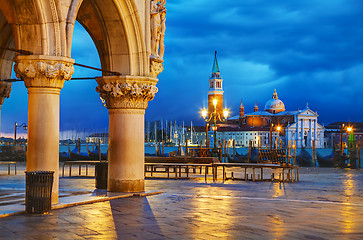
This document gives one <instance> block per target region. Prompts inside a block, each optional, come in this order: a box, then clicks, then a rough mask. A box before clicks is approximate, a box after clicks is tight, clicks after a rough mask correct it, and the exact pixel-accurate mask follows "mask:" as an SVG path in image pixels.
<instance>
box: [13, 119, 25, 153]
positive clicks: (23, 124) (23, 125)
mask: <svg viewBox="0 0 363 240" xmlns="http://www.w3.org/2000/svg"><path fill="white" fill-rule="evenodd" d="M21 127H23V129H24V130H27V129H28V125H27V124H26V123H22V124H21V125H20V126H18V123H17V122H15V130H14V147H15V146H16V129H18V128H21Z"/></svg>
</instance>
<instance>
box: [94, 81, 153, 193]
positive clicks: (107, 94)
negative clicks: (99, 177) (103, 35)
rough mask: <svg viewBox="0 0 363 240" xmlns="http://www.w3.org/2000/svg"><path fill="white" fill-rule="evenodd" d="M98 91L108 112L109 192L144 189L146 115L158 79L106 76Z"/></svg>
mask: <svg viewBox="0 0 363 240" xmlns="http://www.w3.org/2000/svg"><path fill="white" fill-rule="evenodd" d="M96 80H97V83H98V87H97V88H96V91H97V92H99V93H100V96H101V98H103V99H104V100H105V101H106V106H107V108H108V111H109V155H108V156H109V159H108V191H110V192H140V191H144V158H145V155H144V115H145V109H146V108H147V106H148V102H149V101H151V100H152V99H153V98H154V96H155V94H156V93H157V91H158V89H157V87H156V86H155V85H156V83H157V81H158V80H157V79H156V78H152V77H138V76H105V77H100V78H96Z"/></svg>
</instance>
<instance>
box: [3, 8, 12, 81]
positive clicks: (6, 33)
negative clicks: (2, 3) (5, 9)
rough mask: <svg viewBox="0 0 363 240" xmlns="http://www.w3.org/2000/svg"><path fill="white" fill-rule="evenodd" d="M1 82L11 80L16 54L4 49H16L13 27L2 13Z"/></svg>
mask: <svg viewBox="0 0 363 240" xmlns="http://www.w3.org/2000/svg"><path fill="white" fill-rule="evenodd" d="M0 47H2V48H1V49H0V80H2V79H10V77H11V70H12V66H13V59H14V57H15V53H14V52H13V51H9V50H6V49H3V48H15V42H14V36H13V31H12V29H11V25H10V24H9V23H8V22H7V20H6V19H5V16H4V15H3V13H2V12H1V11H0Z"/></svg>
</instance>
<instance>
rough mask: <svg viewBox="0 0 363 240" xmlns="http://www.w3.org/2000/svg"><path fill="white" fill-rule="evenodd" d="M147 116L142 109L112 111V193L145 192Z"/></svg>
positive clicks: (110, 146) (109, 168)
mask: <svg viewBox="0 0 363 240" xmlns="http://www.w3.org/2000/svg"><path fill="white" fill-rule="evenodd" d="M144 115H145V110H141V109H109V160H108V161H109V165H108V174H109V176H108V191H111V192H139V191H144Z"/></svg>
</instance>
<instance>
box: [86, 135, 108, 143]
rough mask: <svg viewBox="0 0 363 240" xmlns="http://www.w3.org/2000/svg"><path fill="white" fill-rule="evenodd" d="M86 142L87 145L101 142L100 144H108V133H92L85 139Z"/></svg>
mask: <svg viewBox="0 0 363 240" xmlns="http://www.w3.org/2000/svg"><path fill="white" fill-rule="evenodd" d="M86 141H87V142H88V143H92V142H94V143H98V142H99V141H101V144H106V143H108V133H93V134H91V135H89V136H87V137H86Z"/></svg>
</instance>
